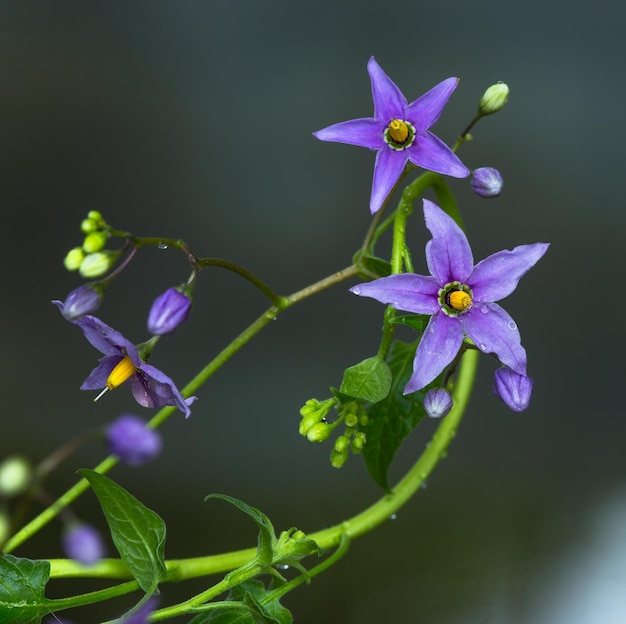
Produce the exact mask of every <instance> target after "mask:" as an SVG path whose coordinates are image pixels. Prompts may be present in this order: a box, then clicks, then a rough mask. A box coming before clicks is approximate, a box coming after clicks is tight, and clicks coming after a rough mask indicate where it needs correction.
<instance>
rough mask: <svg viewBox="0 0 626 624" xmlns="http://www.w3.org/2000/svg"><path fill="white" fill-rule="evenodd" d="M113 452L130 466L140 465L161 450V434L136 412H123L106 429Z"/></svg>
mask: <svg viewBox="0 0 626 624" xmlns="http://www.w3.org/2000/svg"><path fill="white" fill-rule="evenodd" d="M106 439H107V442H108V443H109V449H110V451H111V453H113V454H114V455H117V456H118V457H119V458H120V459H121V460H122V461H123V462H124V463H126V464H128V465H129V466H140V465H141V464H145V463H146V462H148V461H150V460H151V459H154V458H155V457H156V456H157V455H158V454H159V453H160V452H161V446H162V444H161V435H160V434H159V432H158V431H156V430H154V429H150V427H147V426H146V421H145V420H144V419H143V418H140V417H139V416H135V415H134V414H122V415H121V416H120V417H119V418H116V419H115V420H114V421H113V422H112V423H111V424H110V425H109V426H108V427H107V429H106Z"/></svg>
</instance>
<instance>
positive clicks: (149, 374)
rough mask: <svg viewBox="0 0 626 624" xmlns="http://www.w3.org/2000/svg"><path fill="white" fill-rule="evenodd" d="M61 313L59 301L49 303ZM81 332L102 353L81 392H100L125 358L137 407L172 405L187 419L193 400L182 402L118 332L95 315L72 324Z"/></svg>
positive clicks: (164, 378) (171, 384)
mask: <svg viewBox="0 0 626 624" xmlns="http://www.w3.org/2000/svg"><path fill="white" fill-rule="evenodd" d="M52 303H54V304H55V305H57V306H58V307H59V309H61V311H63V308H62V306H63V302H61V301H53V302H52ZM72 323H73V324H74V325H78V327H80V328H81V329H82V330H83V333H84V334H85V338H87V340H88V341H89V342H90V343H91V345H92V346H94V347H95V348H96V349H98V351H100V352H101V353H104V357H103V358H100V360H99V362H100V363H99V364H98V366H96V368H94V369H93V370H92V371H91V373H90V374H89V376H88V377H87V379H85V381H84V382H83V385H82V386H81V387H80V389H81V390H101V389H102V388H105V387H107V385H108V384H107V382H108V380H109V376H110V375H111V373H112V371H113V369H114V368H115V367H116V366H117V365H118V364H119V363H120V362H121V361H122V360H124V359H125V358H126V357H128V358H129V359H130V361H131V362H132V365H133V366H134V367H135V371H134V372H133V373H132V375H130V377H129V381H130V389H131V391H132V393H133V396H134V397H135V400H136V401H137V403H139V405H142V406H143V407H163V406H164V405H173V406H175V407H177V408H178V409H179V410H181V412H183V413H184V414H185V418H188V417H189V415H190V414H191V409H190V408H189V406H190V405H191V404H192V403H193V402H194V401H195V399H196V397H189V398H188V399H184V398H183V395H182V394H181V393H180V391H179V390H178V388H177V387H176V385H175V384H174V382H173V381H172V380H171V379H170V378H169V377H168V376H167V375H166V374H165V373H163V372H162V371H160V370H159V369H158V368H156V367H154V366H151V365H150V364H146V363H145V362H144V361H143V360H142V359H141V358H140V357H139V352H138V351H137V347H135V345H134V344H133V343H132V342H130V340H127V339H126V338H124V336H122V334H120V333H119V332H118V331H116V330H115V329H113V328H112V327H109V326H108V325H107V324H106V323H104V322H102V321H101V320H100V319H98V318H96V317H95V316H91V315H86V316H82V317H80V318H77V319H75V320H73V321H72Z"/></svg>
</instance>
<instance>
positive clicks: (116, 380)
mask: <svg viewBox="0 0 626 624" xmlns="http://www.w3.org/2000/svg"><path fill="white" fill-rule="evenodd" d="M136 371H137V367H136V366H135V365H134V364H133V362H132V360H131V359H130V358H129V357H128V356H126V357H125V358H124V359H123V360H121V361H120V362H119V363H118V364H117V365H116V367H115V368H114V369H113V370H112V371H111V374H110V375H109V378H108V379H107V383H106V386H107V388H108V389H109V390H113V388H117V387H118V386H121V385H122V384H123V383H124V382H125V381H126V380H127V379H128V378H129V377H130V376H131V375H134V374H135V372H136Z"/></svg>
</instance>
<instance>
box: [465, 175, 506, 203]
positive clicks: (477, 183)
mask: <svg viewBox="0 0 626 624" xmlns="http://www.w3.org/2000/svg"><path fill="white" fill-rule="evenodd" d="M470 185H471V187H472V190H473V191H474V193H476V195H480V197H487V198H489V197H498V195H500V193H501V192H502V175H501V174H500V172H499V171H498V170H497V169H494V168H493V167H481V168H480V169H476V171H474V173H473V174H472V179H471V181H470Z"/></svg>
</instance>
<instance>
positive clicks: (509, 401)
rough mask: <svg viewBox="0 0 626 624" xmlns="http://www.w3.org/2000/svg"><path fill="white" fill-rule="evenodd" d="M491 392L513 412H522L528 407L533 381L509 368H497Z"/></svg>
mask: <svg viewBox="0 0 626 624" xmlns="http://www.w3.org/2000/svg"><path fill="white" fill-rule="evenodd" d="M493 391H494V393H495V395H496V396H498V397H500V399H502V401H503V402H504V403H505V405H507V406H508V407H509V408H511V409H512V410H513V411H514V412H523V411H524V410H525V409H526V408H527V407H528V406H529V405H530V398H531V396H532V393H533V380H532V378H530V377H528V376H526V375H520V374H518V373H516V372H515V371H512V370H511V369H510V368H499V369H497V370H496V373H495V376H494V384H493Z"/></svg>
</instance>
